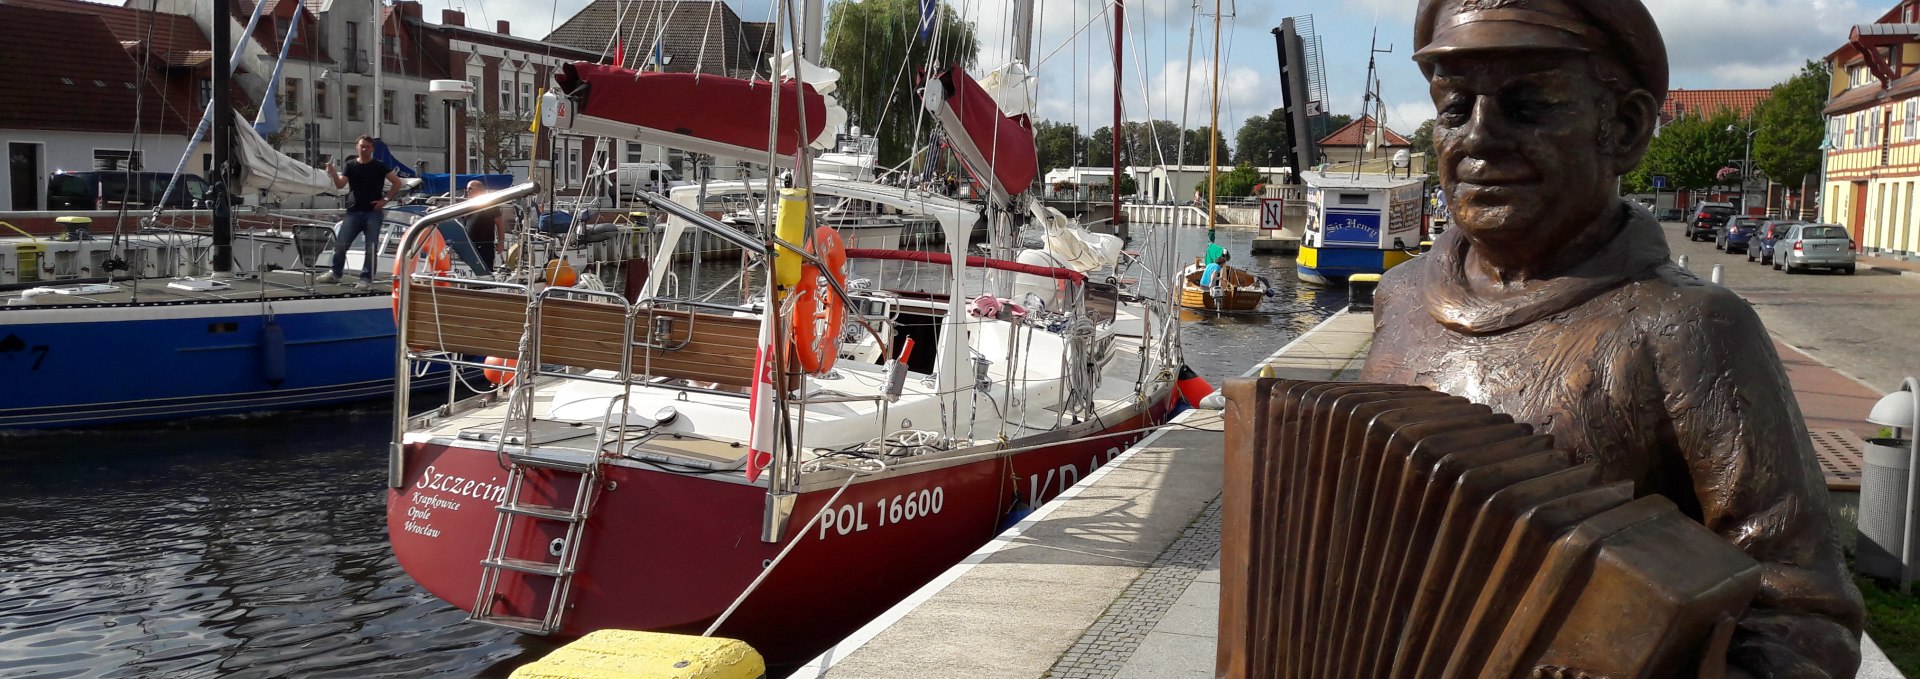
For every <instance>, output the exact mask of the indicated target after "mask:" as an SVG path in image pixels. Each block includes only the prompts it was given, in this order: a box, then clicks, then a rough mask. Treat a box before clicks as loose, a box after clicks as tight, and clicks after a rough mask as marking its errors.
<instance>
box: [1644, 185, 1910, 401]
mask: <svg viewBox="0 0 1920 679" xmlns="http://www.w3.org/2000/svg"><path fill="white" fill-rule="evenodd" d="M1665 226H1666V232H1667V243H1668V244H1670V245H1671V246H1672V248H1673V255H1674V257H1675V258H1678V257H1680V256H1681V255H1686V256H1687V260H1688V262H1687V265H1688V268H1689V269H1691V270H1692V271H1693V272H1694V273H1697V274H1699V275H1700V276H1701V277H1702V278H1706V277H1707V276H1709V275H1710V274H1711V272H1712V271H1713V265H1715V264H1720V265H1723V267H1722V274H1723V275H1722V278H1721V285H1725V286H1726V287H1727V288H1728V289H1730V290H1732V291H1734V292H1736V293H1739V294H1740V296H1741V297H1744V298H1746V299H1747V301H1748V302H1750V303H1752V304H1753V307H1754V310H1755V311H1757V312H1759V314H1760V320H1762V321H1764V322H1765V323H1766V324H1767V330H1768V331H1770V332H1772V333H1773V334H1774V335H1775V336H1777V337H1778V338H1779V339H1781V340H1782V341H1785V342H1786V343H1788V344H1791V345H1794V346H1796V347H1799V348H1800V349H1802V350H1804V351H1806V352H1807V353H1809V354H1812V355H1813V356H1814V357H1815V358H1818V359H1820V360H1821V361H1824V362H1826V363H1827V364H1828V365H1831V366H1833V367H1834V368H1836V369H1838V370H1840V371H1841V372H1843V373H1846V374H1847V375H1850V376H1852V377H1855V378H1857V379H1860V380H1863V381H1865V382H1866V383H1867V384H1868V385H1870V386H1872V387H1873V388H1875V389H1877V390H1880V391H1892V390H1894V389H1898V388H1899V387H1900V380H1901V378H1902V377H1905V376H1907V375H1914V376H1920V346H1916V344H1915V341H1914V339H1915V338H1920V276H1901V275H1897V274H1895V273H1893V272H1890V271H1886V270H1878V269H1869V268H1867V267H1866V266H1861V267H1860V268H1859V270H1858V271H1859V273H1857V274H1855V275H1852V276H1847V275H1843V274H1839V273H1829V272H1825V271H1813V272H1808V273H1802V274H1793V275H1788V274H1787V273H1786V272H1784V271H1775V270H1773V267H1771V266H1766V265H1762V264H1760V263H1758V262H1754V263H1748V262H1747V257H1746V255H1744V254H1732V255H1730V254H1727V253H1724V252H1721V251H1719V250H1715V249H1714V247H1713V243H1711V242H1700V243H1695V242H1689V241H1688V240H1687V239H1686V237H1685V236H1682V235H1681V230H1680V224H1679V223H1678V222H1668V223H1666V224H1665ZM1862 261H1863V262H1864V261H1866V260H1862Z"/></svg>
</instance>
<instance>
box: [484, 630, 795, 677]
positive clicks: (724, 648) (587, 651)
mask: <svg viewBox="0 0 1920 679" xmlns="http://www.w3.org/2000/svg"><path fill="white" fill-rule="evenodd" d="M766 675H767V662H766V660H765V659H763V658H761V657H760V652H759V651H755V650H753V647H751V646H748V645H747V644H746V642H743V641H736V640H733V639H716V638H713V637H696V636H689V635H685V634H662V633H658V632H629V631H626V630H615V629H609V630H600V631H598V632H593V633H591V634H588V635H586V636H584V637H580V638H579V639H578V640H575V641H574V642H573V643H570V644H567V645H565V646H562V647H560V648H559V650H556V651H554V652H552V653H549V654H547V657H545V658H541V659H539V660H537V661H534V662H533V663H531V664H528V665H524V666H522V667H521V668H520V669H517V670H514V671H513V675H512V677H511V679H641V678H642V677H645V678H646V679H761V678H762V677H765V676H766Z"/></svg>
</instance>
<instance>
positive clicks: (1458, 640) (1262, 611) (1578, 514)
mask: <svg viewBox="0 0 1920 679" xmlns="http://www.w3.org/2000/svg"><path fill="white" fill-rule="evenodd" d="M1227 396H1228V406H1227V461H1226V473H1225V476H1226V478H1225V489H1224V498H1223V500H1222V502H1223V504H1224V506H1223V508H1222V512H1223V513H1222V524H1221V530H1222V534H1221V552H1220V561H1221V563H1220V571H1221V573H1220V576H1221V600H1220V641H1219V654H1218V657H1217V663H1218V664H1217V672H1216V676H1220V677H1231V678H1233V679H1253V678H1261V679H1264V678H1269V677H1272V678H1284V679H1308V678H1310V677H1329V678H1331V677H1340V678H1347V677H1391V678H1393V679H1416V678H1427V677H1434V678H1438V677H1460V678H1468V677H1485V678H1499V679H1508V678H1512V677H1583V678H1591V679H1629V678H1634V677H1680V676H1685V677H1692V676H1698V675H1699V668H1700V667H1701V665H1702V659H1703V658H1706V657H1709V654H1712V653H1724V651H1723V650H1717V649H1716V648H1714V647H1718V648H1719V649H1723V648H1724V646H1725V643H1726V637H1727V636H1728V635H1730V634H1731V631H1732V626H1731V624H1732V621H1733V620H1734V619H1737V618H1738V617H1739V616H1740V615H1741V614H1742V613H1743V612H1744V611H1745V610H1746V607H1747V604H1748V603H1749V601H1751V599H1752V598H1753V595H1754V593H1755V591H1756V590H1757V588H1758V587H1759V581H1760V567H1759V565H1758V564H1756V563H1755V562H1754V561H1753V560H1752V559H1751V558H1749V557H1747V556H1746V555H1745V554H1744V553H1742V552H1740V551H1739V550H1738V549H1736V548H1734V547H1733V546H1732V545H1730V544H1728V543H1727V542H1726V541H1725V540H1723V539H1721V538H1720V537H1719V536H1716V535H1714V534H1713V533H1712V532H1710V531H1708V530H1707V529H1706V528H1705V527H1704V526H1701V525H1700V524H1699V523H1698V522H1696V521H1694V520H1692V519H1690V518H1688V517H1687V516H1685V515H1683V514H1682V513H1680V512H1679V511H1678V510H1677V509H1676V508H1675V506H1674V505H1673V503H1672V502H1670V501H1668V500H1667V499H1665V498H1662V497H1659V496H1649V497H1642V498H1638V499H1636V498H1635V497H1634V488H1633V484H1632V483H1631V482H1625V481H1620V482H1611V483H1609V482H1607V481H1605V480H1603V479H1602V477H1601V474H1600V472H1599V469H1598V468H1597V467H1595V466H1594V465H1593V464H1590V463H1579V462H1577V461H1575V460H1574V459H1572V457H1571V456H1570V455H1569V454H1568V453H1566V452H1565V451H1561V450H1556V449H1554V448H1553V445H1552V440H1551V438H1550V437H1548V436H1542V435H1535V434H1534V433H1533V431H1532V428H1531V427H1529V426H1528V425H1524V424H1517V423H1515V422H1514V421H1513V419H1512V418H1510V417H1508V416H1505V415H1501V414H1498V413H1495V412H1493V411H1492V410H1491V409H1489V408H1487V407H1485V406H1481V405H1476V404H1473V403H1470V402H1468V401H1467V400H1466V399H1463V398H1460V397H1456V396H1450V395H1447V394H1444V393H1440V392H1435V391H1430V390H1427V389H1423V388H1419V387H1409V386H1404V385H1380V384H1356V383H1333V382H1296V381H1286V380H1272V379H1262V380H1238V381H1235V382H1231V383H1229V385H1228V387H1227ZM1709 664H1711V663H1709Z"/></svg>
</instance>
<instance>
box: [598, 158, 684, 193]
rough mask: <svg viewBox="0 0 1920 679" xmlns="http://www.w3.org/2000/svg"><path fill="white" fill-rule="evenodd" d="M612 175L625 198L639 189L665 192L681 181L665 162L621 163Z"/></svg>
mask: <svg viewBox="0 0 1920 679" xmlns="http://www.w3.org/2000/svg"><path fill="white" fill-rule="evenodd" d="M614 176H615V178H616V179H617V180H618V182H619V183H618V186H619V190H620V195H621V196H624V197H627V198H632V197H633V195H634V194H635V193H637V192H640V191H652V192H654V193H660V194H665V193H667V192H668V191H669V190H672V189H673V187H675V186H679V185H681V183H682V182H681V181H680V179H679V177H678V176H677V175H675V174H674V171H673V168H672V167H669V166H668V165H667V164H666V163H621V164H620V165H619V166H618V167H617V168H616V169H615V175H614Z"/></svg>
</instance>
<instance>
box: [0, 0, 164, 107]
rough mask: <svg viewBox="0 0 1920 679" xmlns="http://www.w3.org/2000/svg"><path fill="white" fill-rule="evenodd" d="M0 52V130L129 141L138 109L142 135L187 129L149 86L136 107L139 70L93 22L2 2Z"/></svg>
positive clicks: (99, 20)
mask: <svg viewBox="0 0 1920 679" xmlns="http://www.w3.org/2000/svg"><path fill="white" fill-rule="evenodd" d="M0 45H6V46H7V73H6V77H4V78H0V128H7V129H27V130H65V131H76V132H124V133H128V134H132V132H133V111H134V110H135V109H136V108H138V109H140V112H141V114H140V119H141V121H142V125H141V126H142V127H144V128H146V131H147V132H149V133H156V132H169V133H177V134H178V133H184V132H185V131H186V130H187V129H188V126H187V123H186V122H185V120H184V119H183V118H182V117H181V116H180V115H179V114H178V113H177V112H175V111H174V110H173V109H172V108H171V107H169V106H167V100H166V97H165V96H164V95H162V94H161V93H160V91H159V89H158V88H157V87H154V85H153V83H152V81H150V80H149V81H145V82H144V86H145V87H146V96H145V97H140V98H139V103H138V105H136V103H135V101H136V95H138V94H139V92H138V91H136V90H135V89H134V87H135V83H139V82H142V80H141V79H140V78H139V77H138V73H139V68H140V67H139V64H137V63H135V62H134V60H133V58H132V57H130V56H128V55H127V52H126V50H125V49H123V48H121V46H120V40H119V39H118V38H117V37H116V36H115V35H114V32H113V30H112V29H109V28H108V27H107V24H106V23H105V21H104V20H103V19H102V18H101V17H100V16H99V15H94V14H81V13H76V12H71V11H52V10H44V9H35V8H32V7H26V6H24V5H22V4H19V3H17V2H15V0H7V2H6V3H5V4H0Z"/></svg>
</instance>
